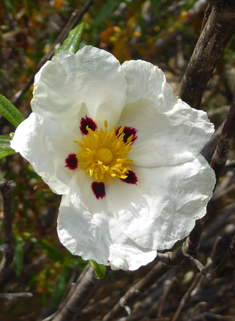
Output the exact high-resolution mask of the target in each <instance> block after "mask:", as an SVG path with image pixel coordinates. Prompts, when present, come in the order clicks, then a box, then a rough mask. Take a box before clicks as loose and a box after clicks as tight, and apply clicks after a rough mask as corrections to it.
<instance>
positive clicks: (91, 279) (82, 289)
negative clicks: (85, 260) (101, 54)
mask: <svg viewBox="0 0 235 321" xmlns="http://www.w3.org/2000/svg"><path fill="white" fill-rule="evenodd" d="M109 272H110V271H108V272H107V273H106V276H105V278H104V279H103V280H98V279H96V278H95V276H94V270H93V268H92V267H91V266H89V264H88V265H87V266H86V268H85V269H84V271H83V273H82V274H81V275H80V277H79V279H78V280H77V282H76V284H75V285H74V286H73V288H72V290H71V292H70V293H69V295H68V297H67V299H66V302H65V303H64V305H63V306H62V307H61V309H59V310H58V311H57V312H56V313H55V314H54V315H52V316H50V317H48V318H46V319H44V321H49V320H52V321H67V320H73V318H74V317H75V316H76V314H78V313H79V312H80V311H81V310H82V308H83V307H85V305H86V304H87V302H88V301H89V300H90V298H91V297H92V295H93V294H94V292H95V291H97V289H98V288H99V287H101V285H103V283H104V281H105V279H107V276H108V274H109Z"/></svg>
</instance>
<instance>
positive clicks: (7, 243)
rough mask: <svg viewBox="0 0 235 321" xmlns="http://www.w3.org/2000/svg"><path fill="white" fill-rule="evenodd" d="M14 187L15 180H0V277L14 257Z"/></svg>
mask: <svg viewBox="0 0 235 321" xmlns="http://www.w3.org/2000/svg"><path fill="white" fill-rule="evenodd" d="M14 187H15V182H13V181H9V182H7V180H6V179H1V180H0V192H1V194H2V199H3V226H2V234H3V246H2V248H1V250H2V252H3V258H2V261H1V264H0V278H1V277H2V276H3V274H4V272H5V271H6V270H7V269H8V267H9V266H10V264H11V262H12V261H13V258H14V237H13V232H12V220H13V217H12V202H11V200H12V199H11V192H12V189H13V188H14Z"/></svg>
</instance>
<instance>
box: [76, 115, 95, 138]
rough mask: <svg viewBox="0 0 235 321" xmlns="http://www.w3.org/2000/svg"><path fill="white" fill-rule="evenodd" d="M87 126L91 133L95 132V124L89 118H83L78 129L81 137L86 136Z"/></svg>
mask: <svg viewBox="0 0 235 321" xmlns="http://www.w3.org/2000/svg"><path fill="white" fill-rule="evenodd" d="M87 126H88V127H89V128H90V129H91V130H93V131H95V130H96V128H97V125H96V123H95V122H94V121H93V120H92V119H91V118H89V117H87V116H86V117H85V118H84V117H83V118H82V119H81V126H80V127H79V128H80V130H81V132H82V134H83V135H87V134H88V130H87Z"/></svg>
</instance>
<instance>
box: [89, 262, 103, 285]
mask: <svg viewBox="0 0 235 321" xmlns="http://www.w3.org/2000/svg"><path fill="white" fill-rule="evenodd" d="M89 264H90V266H91V267H92V268H93V269H94V270H95V274H96V277H97V279H98V280H101V279H103V278H104V277H105V274H106V266H105V265H103V264H98V263H96V262H95V261H93V260H89Z"/></svg>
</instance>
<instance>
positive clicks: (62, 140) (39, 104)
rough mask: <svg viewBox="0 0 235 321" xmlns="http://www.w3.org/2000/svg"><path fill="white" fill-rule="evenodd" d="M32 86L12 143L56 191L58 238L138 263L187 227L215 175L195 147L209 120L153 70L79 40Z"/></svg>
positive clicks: (89, 255)
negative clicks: (27, 109)
mask: <svg viewBox="0 0 235 321" xmlns="http://www.w3.org/2000/svg"><path fill="white" fill-rule="evenodd" d="M34 86H35V89H34V97H33V100H32V110H33V113H32V114H31V115H30V116H29V118H28V119H27V120H25V121H24V122H23V123H21V124H20V125H19V127H18V128H17V130H16V132H15V136H14V139H13V140H12V143H11V147H12V148H13V149H15V150H16V151H17V152H20V153H21V155H22V156H23V157H24V158H26V159H27V160H28V161H29V162H30V163H31V164H32V166H33V168H34V170H35V171H36V172H37V173H38V174H39V175H40V176H41V177H42V179H43V180H44V181H45V183H47V184H48V185H49V186H50V188H51V189H52V191H54V192H55V193H57V194H63V197H62V201H61V205H60V209H59V217H58V235H59V238H60V241H61V242H62V243H63V244H64V246H65V247H67V248H68V249H69V250H70V251H71V252H72V253H73V254H76V255H80V256H82V257H83V259H85V260H88V259H93V260H95V261H96V262H97V263H100V264H105V265H111V267H112V268H113V269H119V268H122V269H124V270H135V269H137V268H139V267H140V266H141V265H145V264H147V263H149V262H151V261H152V260H153V259H154V258H155V257H156V255H157V250H164V249H170V248H172V246H173V245H174V244H175V242H176V241H178V240H181V239H183V238H184V237H186V236H187V235H188V234H189V233H190V231H191V230H192V229H193V227H194V225H195V220H197V219H199V218H201V217H203V216H204V215H205V213H206V205H207V203H208V201H209V199H210V197H211V195H212V190H213V187H214V183H215V175H214V172H213V170H212V169H211V168H210V166H209V165H208V163H207V161H206V160H205V159H204V158H203V156H201V155H200V151H201V149H202V147H203V146H204V145H205V143H206V142H207V141H208V140H209V138H210V137H211V135H212V133H213V131H214V128H213V125H212V124H211V123H210V122H209V120H208V118H207V116H206V114H205V113H204V112H203V111H199V110H194V109H192V108H191V107H190V106H188V105H187V104H186V103H184V102H183V101H181V100H180V99H178V98H177V97H175V96H174V95H173V93H172V89H171V87H170V86H169V85H168V84H167V83H166V80H165V76H164V74H163V72H162V71H161V70H160V69H158V68H157V67H155V66H153V65H152V64H150V63H147V62H144V61H141V60H137V61H127V62H125V63H124V64H123V65H121V66H120V64H119V62H118V61H117V60H116V59H115V58H114V57H113V56H112V55H111V54H110V53H108V52H105V51H103V50H99V49H96V48H94V47H91V46H86V47H84V48H83V49H82V50H80V51H78V52H77V53H76V54H72V53H64V54H63V55H60V56H59V57H56V58H54V59H53V60H52V61H50V62H47V63H46V64H45V65H44V66H43V68H42V69H41V70H40V71H39V73H38V74H37V75H36V78H35V84H34Z"/></svg>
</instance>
